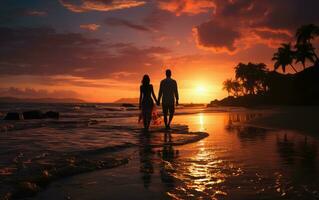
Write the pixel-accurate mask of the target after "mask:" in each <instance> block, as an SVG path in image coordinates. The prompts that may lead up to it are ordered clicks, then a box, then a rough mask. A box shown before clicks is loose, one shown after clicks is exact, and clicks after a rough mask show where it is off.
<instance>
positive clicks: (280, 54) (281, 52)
mask: <svg viewBox="0 0 319 200" xmlns="http://www.w3.org/2000/svg"><path fill="white" fill-rule="evenodd" d="M294 54H295V52H294V51H293V50H292V49H291V44H290V43H288V44H281V47H279V48H278V50H277V52H276V53H275V54H274V56H273V58H272V60H273V61H275V64H274V67H275V70H277V69H278V68H279V67H280V66H281V68H282V71H283V72H284V73H285V71H286V66H287V65H290V66H291V67H292V69H293V70H294V71H295V72H296V73H297V72H298V71H297V70H296V69H295V68H294V66H293V65H292V62H293V59H294Z"/></svg>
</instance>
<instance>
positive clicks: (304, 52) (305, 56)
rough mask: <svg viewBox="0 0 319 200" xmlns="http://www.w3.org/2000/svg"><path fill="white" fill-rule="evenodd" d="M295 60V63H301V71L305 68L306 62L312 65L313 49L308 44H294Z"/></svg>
mask: <svg viewBox="0 0 319 200" xmlns="http://www.w3.org/2000/svg"><path fill="white" fill-rule="evenodd" d="M295 47H296V52H295V59H296V63H299V62H300V63H301V64H302V66H303V69H304V70H305V68H306V61H307V60H309V61H310V62H312V63H315V53H314V48H313V46H312V45H311V44H310V43H300V44H298V43H297V44H296V46H295Z"/></svg>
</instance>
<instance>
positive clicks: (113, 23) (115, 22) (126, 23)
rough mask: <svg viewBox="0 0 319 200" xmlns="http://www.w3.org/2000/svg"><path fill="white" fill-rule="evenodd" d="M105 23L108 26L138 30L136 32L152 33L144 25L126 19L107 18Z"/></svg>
mask: <svg viewBox="0 0 319 200" xmlns="http://www.w3.org/2000/svg"><path fill="white" fill-rule="evenodd" d="M105 23H106V24H107V25H109V26H124V27H128V28H131V29H134V30H138V31H146V32H150V31H152V30H151V29H150V28H148V27H146V26H144V25H141V24H136V23H134V22H131V21H129V20H126V19H120V18H107V19H106V20H105Z"/></svg>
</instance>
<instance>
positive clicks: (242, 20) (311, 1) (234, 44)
mask: <svg viewBox="0 0 319 200" xmlns="http://www.w3.org/2000/svg"><path fill="white" fill-rule="evenodd" d="M190 1H191V0H190ZM214 4H215V6H216V9H215V12H214V13H213V15H212V18H211V19H210V21H209V22H204V23H203V24H201V25H198V26H197V27H195V33H196V34H195V36H196V39H197V43H198V44H199V46H200V47H204V48H209V49H212V50H218V49H221V47H223V49H224V50H225V51H228V52H233V51H235V50H236V49H240V48H247V47H249V46H251V45H254V44H256V43H262V44H266V45H268V46H270V47H274V44H279V43H281V42H286V41H289V40H291V39H292V37H293V35H294V32H295V30H296V29H297V28H298V27H299V26H301V25H304V24H309V23H315V24H319V12H317V8H318V6H319V1H317V0H304V1H300V0H280V1H275V0H262V1H260V0H234V1H224V0H214ZM216 33H219V35H218V36H217V34H216ZM236 33H240V34H236ZM216 37H217V38H216ZM219 38H220V40H219Z"/></svg>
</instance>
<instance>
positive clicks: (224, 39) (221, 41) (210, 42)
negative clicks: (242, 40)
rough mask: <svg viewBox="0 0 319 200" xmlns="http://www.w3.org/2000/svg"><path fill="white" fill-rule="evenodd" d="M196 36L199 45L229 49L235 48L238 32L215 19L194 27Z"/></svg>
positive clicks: (222, 49)
mask: <svg viewBox="0 0 319 200" xmlns="http://www.w3.org/2000/svg"><path fill="white" fill-rule="evenodd" d="M195 31H196V37H197V42H198V45H199V46H204V47H208V48H214V50H215V51H217V52H218V51H229V52H232V51H234V50H235V49H236V47H235V40H236V39H237V38H239V37H240V33H239V32H238V31H236V30H232V29H230V28H229V27H227V26H224V25H222V24H219V23H216V22H215V21H213V20H212V21H209V22H205V23H203V24H201V25H199V26H197V27H196V29H195Z"/></svg>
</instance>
